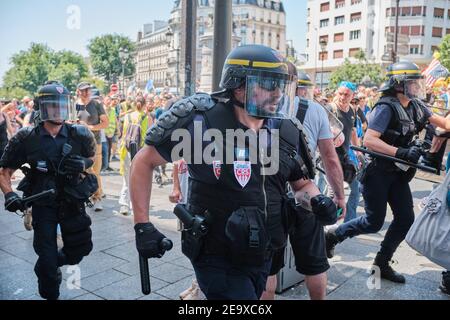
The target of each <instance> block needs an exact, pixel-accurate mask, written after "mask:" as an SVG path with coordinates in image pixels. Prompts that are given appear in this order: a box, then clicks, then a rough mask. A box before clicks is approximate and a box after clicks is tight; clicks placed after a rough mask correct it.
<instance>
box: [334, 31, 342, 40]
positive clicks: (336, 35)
mask: <svg viewBox="0 0 450 320" xmlns="http://www.w3.org/2000/svg"><path fill="white" fill-rule="evenodd" d="M342 41H344V33H343V32H342V33H335V34H334V42H342Z"/></svg>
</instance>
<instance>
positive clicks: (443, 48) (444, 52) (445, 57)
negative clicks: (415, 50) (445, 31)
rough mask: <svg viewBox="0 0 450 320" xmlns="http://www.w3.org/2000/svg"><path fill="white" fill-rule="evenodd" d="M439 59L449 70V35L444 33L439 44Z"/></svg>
mask: <svg viewBox="0 0 450 320" xmlns="http://www.w3.org/2000/svg"><path fill="white" fill-rule="evenodd" d="M439 55H440V57H439V61H440V62H441V64H442V65H443V66H444V67H446V68H447V69H448V70H450V35H446V36H445V37H444V39H443V40H442V42H441V44H440V45H439Z"/></svg>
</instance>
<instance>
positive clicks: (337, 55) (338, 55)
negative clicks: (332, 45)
mask: <svg viewBox="0 0 450 320" xmlns="http://www.w3.org/2000/svg"><path fill="white" fill-rule="evenodd" d="M343 57H344V50H335V51H334V52H333V59H341V58H343Z"/></svg>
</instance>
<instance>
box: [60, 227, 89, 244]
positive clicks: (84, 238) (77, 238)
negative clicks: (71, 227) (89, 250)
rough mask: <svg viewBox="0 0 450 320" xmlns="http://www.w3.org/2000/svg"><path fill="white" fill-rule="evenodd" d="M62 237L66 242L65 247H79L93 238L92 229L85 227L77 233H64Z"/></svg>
mask: <svg viewBox="0 0 450 320" xmlns="http://www.w3.org/2000/svg"><path fill="white" fill-rule="evenodd" d="M62 238H63V242H64V247H78V246H80V245H83V244H85V243H87V242H90V241H91V239H92V231H91V229H90V228H89V229H85V230H83V231H79V232H76V233H65V234H64V232H63V233H62Z"/></svg>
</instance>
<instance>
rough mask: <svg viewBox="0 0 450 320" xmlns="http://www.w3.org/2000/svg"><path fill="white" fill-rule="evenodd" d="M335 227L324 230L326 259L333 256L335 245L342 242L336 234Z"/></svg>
mask: <svg viewBox="0 0 450 320" xmlns="http://www.w3.org/2000/svg"><path fill="white" fill-rule="evenodd" d="M336 229H337V228H330V229H328V230H327V231H326V232H325V242H326V251H327V258H328V259H331V258H333V257H334V249H335V248H336V245H337V244H338V243H340V242H342V241H341V240H339V238H338V236H337V235H336Z"/></svg>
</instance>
